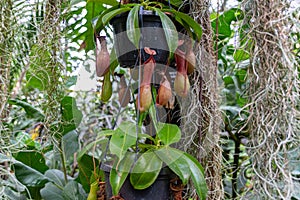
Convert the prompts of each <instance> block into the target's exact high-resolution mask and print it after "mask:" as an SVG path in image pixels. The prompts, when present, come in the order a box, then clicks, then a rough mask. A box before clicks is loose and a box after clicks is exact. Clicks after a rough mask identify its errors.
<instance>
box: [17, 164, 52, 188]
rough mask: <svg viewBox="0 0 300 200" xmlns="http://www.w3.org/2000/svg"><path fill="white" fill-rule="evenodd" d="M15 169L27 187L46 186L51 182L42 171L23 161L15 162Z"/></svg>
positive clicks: (19, 178)
mask: <svg viewBox="0 0 300 200" xmlns="http://www.w3.org/2000/svg"><path fill="white" fill-rule="evenodd" d="M13 169H14V171H15V175H16V177H17V179H18V180H19V181H20V182H21V183H22V184H24V185H25V186H27V187H44V186H45V184H46V183H47V182H49V180H48V178H47V177H46V176H44V175H43V174H42V173H40V172H39V171H37V170H35V169H33V168H31V167H29V166H27V165H25V164H23V163H22V162H17V163H15V164H14V165H13Z"/></svg>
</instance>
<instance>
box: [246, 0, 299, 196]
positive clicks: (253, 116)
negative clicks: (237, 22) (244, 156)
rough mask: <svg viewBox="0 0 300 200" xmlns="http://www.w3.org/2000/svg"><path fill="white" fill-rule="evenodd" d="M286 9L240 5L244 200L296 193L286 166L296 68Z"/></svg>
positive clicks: (293, 149)
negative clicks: (245, 46) (247, 186)
mask: <svg viewBox="0 0 300 200" xmlns="http://www.w3.org/2000/svg"><path fill="white" fill-rule="evenodd" d="M288 5H289V3H288V2H287V1H282V0H273V1H260V0H251V1H244V8H245V10H246V14H247V18H246V19H245V20H246V22H245V23H248V24H249V25H250V28H249V30H250V32H249V33H248V34H249V38H251V41H250V44H251V45H253V48H251V66H250V67H249V73H248V74H249V75H248V79H249V89H248V90H247V91H248V96H249V98H250V101H249V102H251V104H250V105H249V107H248V108H247V109H248V110H249V112H250V113H249V116H250V117H249V128H250V133H251V134H250V139H251V148H249V155H250V157H251V161H252V167H253V171H254V173H255V176H254V177H253V184H254V185H253V191H252V192H251V193H249V195H247V196H246V198H245V199H254V198H256V199H257V198H259V199H291V198H292V194H293V192H298V191H296V187H295V186H296V183H295V181H294V180H293V178H296V177H293V175H292V170H293V168H292V165H291V161H292V159H295V160H296V159H299V151H298V150H297V149H298V148H299V133H300V130H299V124H300V120H299V94H300V88H299V77H298V76H299V75H298V73H299V71H297V68H298V69H299V64H298V63H297V61H296V59H295V56H294V54H293V52H292V48H293V44H292V41H291V38H289V34H290V33H291V32H292V31H293V29H290V27H292V26H291V25H292V24H293V23H292V22H291V21H289V17H292V14H291V13H289V11H290V10H288ZM298 28H299V27H298ZM298 31H299V30H298ZM295 180H296V179H295Z"/></svg>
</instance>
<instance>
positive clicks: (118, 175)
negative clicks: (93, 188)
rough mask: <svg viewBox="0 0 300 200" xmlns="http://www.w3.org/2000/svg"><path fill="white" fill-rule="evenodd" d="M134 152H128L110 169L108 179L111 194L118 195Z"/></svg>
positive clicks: (132, 161)
mask: <svg viewBox="0 0 300 200" xmlns="http://www.w3.org/2000/svg"><path fill="white" fill-rule="evenodd" d="M135 156H136V155H135V154H133V153H130V152H128V153H127V154H126V155H125V156H124V158H123V159H122V160H121V161H119V160H118V161H116V162H115V163H114V166H113V168H112V169H111V171H110V176H109V181H110V184H111V188H112V193H113V195H118V194H119V191H120V189H121V187H122V185H123V184H124V182H125V180H126V178H127V176H128V174H129V172H130V170H131V166H132V165H133V163H134V158H135Z"/></svg>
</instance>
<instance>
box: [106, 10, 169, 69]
mask: <svg viewBox="0 0 300 200" xmlns="http://www.w3.org/2000/svg"><path fill="white" fill-rule="evenodd" d="M127 16H128V13H124V14H121V15H118V16H116V17H114V18H113V19H112V20H111V21H110V23H111V25H112V27H113V30H114V38H115V44H114V45H115V49H116V54H117V57H118V61H119V63H120V66H121V67H130V68H132V67H134V66H135V64H136V61H137V59H138V57H139V55H138V49H137V48H136V47H135V46H134V45H133V43H132V42H130V40H129V39H128V37H127V32H126V22H127ZM140 17H141V16H140ZM142 18H143V21H142V23H140V25H139V26H140V27H143V28H141V29H140V31H141V35H142V39H141V40H142V41H141V45H142V46H141V53H142V56H141V57H142V63H143V62H144V61H146V60H147V59H148V58H149V55H148V54H146V53H145V52H144V49H143V48H144V47H150V48H151V49H153V50H155V51H156V55H155V56H154V59H155V61H156V63H161V64H164V65H165V64H166V63H167V61H168V56H169V51H168V45H167V41H166V37H165V34H164V31H163V28H162V23H161V20H160V18H159V16H158V15H156V14H154V13H153V12H152V11H147V10H144V11H143V13H142Z"/></svg>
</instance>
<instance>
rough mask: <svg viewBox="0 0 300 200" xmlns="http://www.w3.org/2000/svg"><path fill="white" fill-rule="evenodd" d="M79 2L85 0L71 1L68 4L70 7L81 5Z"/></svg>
mask: <svg viewBox="0 0 300 200" xmlns="http://www.w3.org/2000/svg"><path fill="white" fill-rule="evenodd" d="M81 2H86V1H85V0H71V2H70V6H74V5H76V4H78V3H81Z"/></svg>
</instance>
